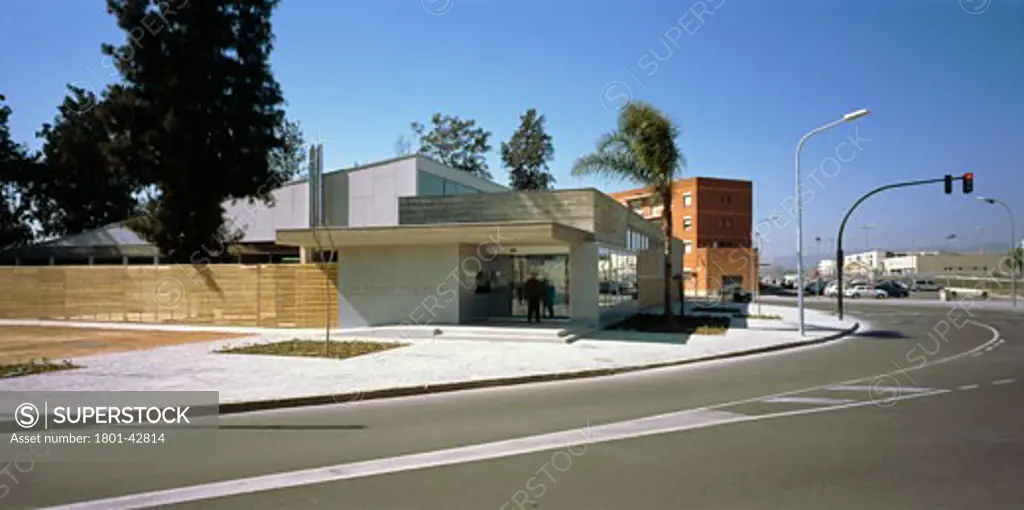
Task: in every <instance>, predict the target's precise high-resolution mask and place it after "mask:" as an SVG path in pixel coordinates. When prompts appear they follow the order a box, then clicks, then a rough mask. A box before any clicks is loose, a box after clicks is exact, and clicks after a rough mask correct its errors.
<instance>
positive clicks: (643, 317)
mask: <svg viewBox="0 0 1024 510" xmlns="http://www.w3.org/2000/svg"><path fill="white" fill-rule="evenodd" d="M731 322H732V321H731V320H730V319H729V318H728V317H690V316H686V317H680V316H678V315H673V316H672V323H671V324H667V323H666V322H665V317H664V316H662V315H660V314H651V313H640V314H636V315H633V316H632V317H630V318H628V319H626V320H624V321H622V322H619V323H617V324H615V325H613V326H611V328H609V329H617V330H620V331H623V330H625V331H638V332H642V333H685V334H691V335H724V334H725V332H726V331H728V330H729V324H730V323H731Z"/></svg>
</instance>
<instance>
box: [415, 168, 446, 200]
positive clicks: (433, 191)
mask: <svg viewBox="0 0 1024 510" xmlns="http://www.w3.org/2000/svg"><path fill="white" fill-rule="evenodd" d="M444 188H445V180H444V179H442V178H441V177H438V176H436V175H434V174H432V173H429V172H424V171H422V170H421V171H419V172H418V173H417V176H416V194H417V195H419V196H422V197H432V196H441V195H444V194H445V193H444Z"/></svg>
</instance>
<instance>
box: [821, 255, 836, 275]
mask: <svg viewBox="0 0 1024 510" xmlns="http://www.w3.org/2000/svg"><path fill="white" fill-rule="evenodd" d="M818 275H819V276H820V277H822V278H835V276H836V260H835V259H821V260H820V261H819V262H818Z"/></svg>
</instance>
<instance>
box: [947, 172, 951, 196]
mask: <svg viewBox="0 0 1024 510" xmlns="http://www.w3.org/2000/svg"><path fill="white" fill-rule="evenodd" d="M950 193H953V176H952V175H947V176H946V194H947V195H949V194H950Z"/></svg>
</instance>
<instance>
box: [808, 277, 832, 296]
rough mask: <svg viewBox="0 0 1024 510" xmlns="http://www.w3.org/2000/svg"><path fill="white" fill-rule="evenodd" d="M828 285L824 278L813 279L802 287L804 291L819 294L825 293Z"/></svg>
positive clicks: (814, 294)
mask: <svg viewBox="0 0 1024 510" xmlns="http://www.w3.org/2000/svg"><path fill="white" fill-rule="evenodd" d="M828 286H829V282H827V281H825V280H814V281H813V282H811V283H808V284H807V285H806V286H805V287H804V293H806V294H811V295H813V296H820V295H822V294H824V293H825V289H826V288H827V287H828Z"/></svg>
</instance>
